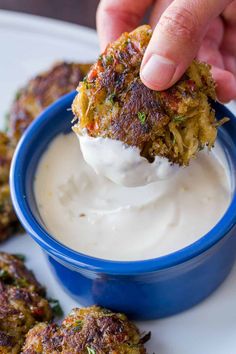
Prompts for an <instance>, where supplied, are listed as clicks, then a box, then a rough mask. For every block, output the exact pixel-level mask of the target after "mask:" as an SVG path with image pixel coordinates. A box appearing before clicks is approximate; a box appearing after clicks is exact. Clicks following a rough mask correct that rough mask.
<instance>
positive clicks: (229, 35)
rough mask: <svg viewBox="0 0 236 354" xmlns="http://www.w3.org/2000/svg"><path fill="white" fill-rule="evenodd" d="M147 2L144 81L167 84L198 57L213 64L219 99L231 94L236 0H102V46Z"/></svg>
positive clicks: (235, 82) (130, 25)
mask: <svg viewBox="0 0 236 354" xmlns="http://www.w3.org/2000/svg"><path fill="white" fill-rule="evenodd" d="M151 5H153V8H152V13H151V16H150V24H151V26H152V27H153V28H154V32H153V36H152V38H151V41H150V43H149V45H148V47H147V50H146V53H145V55H144V58H143V62H142V65H141V71H140V76H141V79H142V81H143V83H144V84H145V85H146V86H148V87H149V88H151V89H153V90H165V89H167V88H168V87H170V86H172V85H173V84H174V83H175V82H176V81H177V80H178V79H179V78H180V77H181V76H182V74H183V73H184V72H185V70H186V69H187V67H188V66H189V64H190V63H191V61H192V60H193V59H194V58H196V57H197V58H199V59H200V60H202V61H205V62H208V63H209V64H211V65H212V74H213V77H214V79H215V81H216V85H217V86H216V91H217V97H218V99H219V100H220V101H222V102H227V101H230V100H231V99H235V98H236V0H234V1H232V0H231V1H230V0H174V1H173V0H155V1H153V0H101V2H100V5H99V7H98V12H97V28H98V34H99V37H100V41H101V46H102V49H104V48H105V47H106V45H107V44H108V43H109V42H110V41H113V40H115V39H116V38H117V37H119V35H120V34H121V33H122V32H125V31H131V30H133V29H134V28H135V27H137V26H138V25H139V24H140V21H141V20H142V18H143V16H144V13H145V12H146V10H147V9H148V8H149V7H151Z"/></svg>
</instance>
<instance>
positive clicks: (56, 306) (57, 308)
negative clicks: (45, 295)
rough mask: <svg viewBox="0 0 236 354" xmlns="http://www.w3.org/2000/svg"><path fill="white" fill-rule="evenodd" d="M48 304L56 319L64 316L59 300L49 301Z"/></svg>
mask: <svg viewBox="0 0 236 354" xmlns="http://www.w3.org/2000/svg"><path fill="white" fill-rule="evenodd" d="M48 302H49V304H50V306H51V309H52V312H53V315H54V316H55V317H61V316H63V310H62V308H61V305H60V303H59V301H58V300H56V299H48Z"/></svg>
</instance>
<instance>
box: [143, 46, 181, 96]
mask: <svg viewBox="0 0 236 354" xmlns="http://www.w3.org/2000/svg"><path fill="white" fill-rule="evenodd" d="M176 69H177V66H176V64H175V63H174V62H173V61H172V60H170V59H168V58H165V57H163V56H161V55H158V54H155V53H153V54H151V56H150V57H149V58H148V60H145V61H144V62H143V63H142V65H141V70H140V77H141V80H142V82H143V83H144V84H145V85H146V86H147V87H149V88H150V89H152V90H156V91H162V90H165V89H167V88H169V87H170V86H171V85H172V84H173V78H174V76H175V73H176Z"/></svg>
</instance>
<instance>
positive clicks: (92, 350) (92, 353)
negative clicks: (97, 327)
mask: <svg viewBox="0 0 236 354" xmlns="http://www.w3.org/2000/svg"><path fill="white" fill-rule="evenodd" d="M87 351H88V354H96V352H95V350H94V349H93V348H89V347H87Z"/></svg>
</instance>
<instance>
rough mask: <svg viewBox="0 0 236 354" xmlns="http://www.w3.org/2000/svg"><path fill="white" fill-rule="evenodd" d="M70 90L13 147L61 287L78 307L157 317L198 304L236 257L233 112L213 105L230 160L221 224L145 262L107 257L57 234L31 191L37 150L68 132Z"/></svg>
mask: <svg viewBox="0 0 236 354" xmlns="http://www.w3.org/2000/svg"><path fill="white" fill-rule="evenodd" d="M74 96H75V92H72V93H70V94H68V95H66V96H64V97H63V98H61V99H60V100H59V101H57V102H56V103H55V104H53V105H52V106H50V107H49V108H48V109H47V110H45V111H44V112H43V113H42V114H41V115H40V117H39V118H38V119H37V120H36V121H35V122H34V123H33V124H32V125H31V126H30V128H29V129H28V130H27V131H26V133H25V134H24V136H23V138H22V139H21V141H20V143H19V145H18V148H17V150H16V153H15V156H14V159H13V163H12V169H11V178H10V183H11V192H12V200H13V204H14V207H15V210H16V213H17V215H18V217H19V219H20V221H21V223H22V225H23V227H24V228H25V229H26V231H27V232H28V233H29V234H30V235H31V236H32V238H33V239H34V240H35V241H36V242H37V243H38V244H39V245H40V246H41V247H42V249H43V250H44V251H45V253H46V255H47V257H48V259H49V262H50V264H51V266H52V269H53V270H54V273H55V275H56V277H57V278H58V280H59V281H60V283H61V284H62V286H63V287H64V288H65V289H66V291H67V292H68V293H69V294H70V295H71V296H72V297H73V298H75V299H76V300H77V301H78V302H79V303H80V304H81V305H83V306H89V305H91V304H98V305H101V306H104V307H108V308H110V309H113V310H115V311H122V312H125V313H127V314H128V315H129V316H130V317H131V318H135V319H156V318H161V317H166V316H170V315H173V314H176V313H178V312H181V311H183V310H186V309H188V308H190V307H192V306H193V305H195V304H197V303H199V302H200V301H202V300H203V299H204V298H206V297H207V296H208V295H210V294H211V293H212V292H213V291H214V290H215V289H216V288H217V287H218V286H219V285H220V284H221V283H222V281H223V280H224V279H225V278H226V276H227V275H228V273H229V272H230V270H231V268H232V266H233V263H234V261H235V256H236V235H235V233H236V230H235V222H236V193H235V176H236V174H235V172H236V119H235V117H234V116H233V115H232V114H231V113H230V112H229V111H228V110H227V109H226V108H225V107H224V106H222V105H220V104H216V106H215V109H216V112H217V115H219V116H220V117H222V116H227V117H230V118H231V121H230V122H229V123H227V124H226V125H225V126H224V128H220V131H219V139H220V140H221V143H222V146H223V148H224V150H225V153H226V156H227V160H228V166H229V171H230V175H231V182H232V200H231V204H230V206H229V208H228V210H227V211H226V213H225V215H224V216H223V218H222V219H221V220H220V221H219V222H218V224H217V225H216V226H215V227H214V228H213V229H212V230H210V231H209V232H208V233H207V234H206V235H205V236H203V237H202V238H201V239H200V240H198V241H197V242H195V243H193V244H191V245H190V246H188V247H185V248H183V249H181V250H180V251H177V252H174V253H171V254H169V255H166V256H163V257H159V258H155V259H150V260H144V261H132V262H118V261H109V260H103V259H98V258H94V257H90V256H87V255H85V254H82V253H79V252H76V251H73V250H72V249H70V248H68V247H66V246H64V245H63V244H61V243H60V242H58V241H57V240H56V239H54V238H53V235H50V234H49V233H48V232H47V230H46V228H45V226H44V224H43V222H42V220H41V219H40V216H39V213H38V210H37V206H36V202H35V198H34V192H33V184H34V176H35V170H36V168H37V164H38V162H39V159H40V157H41V156H42V154H43V152H44V151H45V150H46V149H47V146H48V144H49V143H50V142H51V141H52V139H53V138H54V137H55V136H57V135H58V134H60V133H62V132H64V133H68V132H70V131H71V120H72V113H71V111H69V110H68V108H69V107H70V106H71V103H72V100H73V98H74ZM216 208H217V205H216ZM210 212H211V210H209V213H210ZM206 217H207V215H206ZM199 222H201V221H200V220H199ZM167 237H168V235H167Z"/></svg>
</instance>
